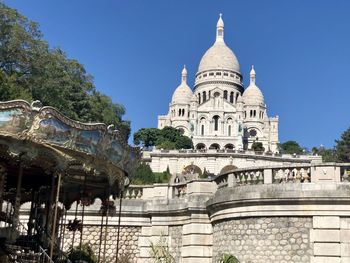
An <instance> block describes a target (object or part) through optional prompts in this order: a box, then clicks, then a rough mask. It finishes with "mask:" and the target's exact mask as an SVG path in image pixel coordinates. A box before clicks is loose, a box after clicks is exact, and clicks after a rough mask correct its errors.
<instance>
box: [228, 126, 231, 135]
mask: <svg viewBox="0 0 350 263" xmlns="http://www.w3.org/2000/svg"><path fill="white" fill-rule="evenodd" d="M228 136H231V125H229V126H228Z"/></svg>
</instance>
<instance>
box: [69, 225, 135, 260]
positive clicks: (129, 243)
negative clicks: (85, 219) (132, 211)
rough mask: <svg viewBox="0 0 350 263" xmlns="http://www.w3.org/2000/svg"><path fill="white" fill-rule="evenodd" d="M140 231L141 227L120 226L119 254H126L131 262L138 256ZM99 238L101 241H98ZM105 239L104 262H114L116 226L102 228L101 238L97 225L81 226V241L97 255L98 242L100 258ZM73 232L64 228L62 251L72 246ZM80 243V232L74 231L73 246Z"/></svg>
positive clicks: (99, 228)
mask: <svg viewBox="0 0 350 263" xmlns="http://www.w3.org/2000/svg"><path fill="white" fill-rule="evenodd" d="M140 233H141V227H134V226H130V227H121V228H120V235H119V255H128V256H129V258H130V260H131V262H136V260H137V258H138V257H139V253H140V251H139V247H138V239H139V235H140ZM100 240H101V241H100ZM105 240H106V250H105V251H106V253H105V261H104V262H106V263H112V262H113V263H114V262H115V256H116V246H117V226H109V227H108V228H107V232H106V228H105V227H104V228H103V231H102V239H101V227H100V226H97V225H84V228H83V243H87V244H89V245H90V246H91V248H92V249H93V251H94V252H95V255H96V256H98V253H99V248H100V243H101V250H100V258H101V259H103V254H104V244H105ZM72 241H73V232H70V231H68V230H67V229H66V232H65V240H64V251H68V250H69V249H70V248H71V246H72ZM79 243H80V232H79V231H76V233H75V237H74V246H75V247H76V246H79ZM101 262H102V261H101Z"/></svg>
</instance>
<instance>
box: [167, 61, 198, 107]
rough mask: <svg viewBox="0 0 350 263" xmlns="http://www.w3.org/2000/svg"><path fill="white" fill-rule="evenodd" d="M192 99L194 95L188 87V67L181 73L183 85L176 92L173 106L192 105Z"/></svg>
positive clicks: (172, 100)
mask: <svg viewBox="0 0 350 263" xmlns="http://www.w3.org/2000/svg"><path fill="white" fill-rule="evenodd" d="M192 97H193V93H192V91H191V88H190V87H189V86H188V85H187V70H186V66H184V68H183V70H182V72H181V84H180V85H179V86H178V87H177V88H176V90H175V91H174V93H173V97H172V99H171V102H172V103H173V104H174V103H181V104H190V102H191V99H192Z"/></svg>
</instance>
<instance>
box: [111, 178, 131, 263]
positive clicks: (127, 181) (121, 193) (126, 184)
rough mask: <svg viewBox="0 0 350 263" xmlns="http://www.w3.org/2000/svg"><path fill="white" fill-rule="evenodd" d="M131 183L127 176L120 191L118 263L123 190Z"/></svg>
mask: <svg viewBox="0 0 350 263" xmlns="http://www.w3.org/2000/svg"><path fill="white" fill-rule="evenodd" d="M129 185H130V179H129V177H125V178H124V182H123V185H122V187H121V190H120V193H119V211H118V228H117V252H116V256H115V262H116V263H118V255H119V234H120V218H121V212H122V200H123V191H124V190H125V188H127V187H128V186H129Z"/></svg>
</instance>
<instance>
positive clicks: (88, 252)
mask: <svg viewBox="0 0 350 263" xmlns="http://www.w3.org/2000/svg"><path fill="white" fill-rule="evenodd" d="M68 259H69V260H70V261H72V262H78V261H79V262H80V261H86V262H87V263H97V257H96V255H95V254H94V252H93V250H92V248H91V247H90V246H89V245H88V244H83V245H82V246H81V249H80V247H79V246H78V247H75V248H72V249H71V250H70V251H69V253H68Z"/></svg>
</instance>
